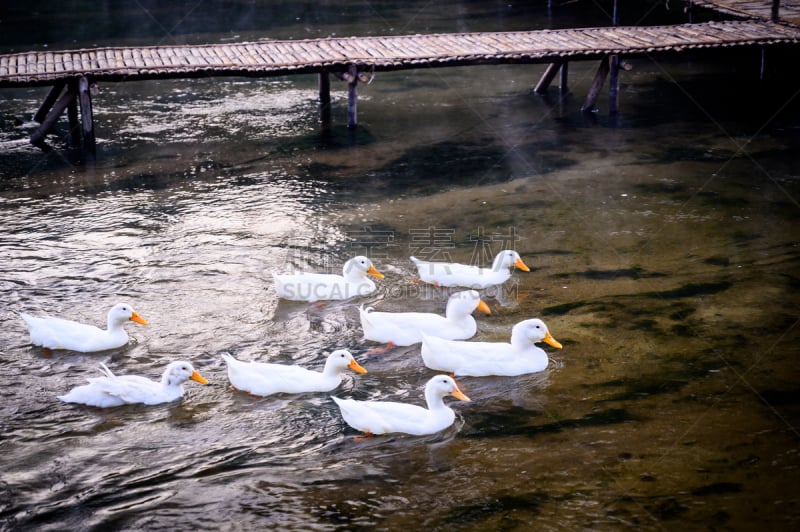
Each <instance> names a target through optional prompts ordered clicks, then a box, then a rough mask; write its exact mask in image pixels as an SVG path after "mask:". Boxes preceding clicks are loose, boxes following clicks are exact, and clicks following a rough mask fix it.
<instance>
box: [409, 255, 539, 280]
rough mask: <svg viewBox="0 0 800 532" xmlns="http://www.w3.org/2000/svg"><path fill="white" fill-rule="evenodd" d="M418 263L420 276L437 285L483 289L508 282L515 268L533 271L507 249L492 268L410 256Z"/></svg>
mask: <svg viewBox="0 0 800 532" xmlns="http://www.w3.org/2000/svg"><path fill="white" fill-rule="evenodd" d="M410 259H411V262H413V263H414V264H416V266H417V271H418V273H419V278H420V279H421V280H422V281H425V282H426V283H432V284H435V285H437V286H464V287H467V288H475V289H483V288H489V287H490V286H496V285H499V284H503V283H504V282H506V281H507V280H508V279H509V277H511V270H512V269H513V268H517V269H520V270H522V271H524V272H529V271H531V270H530V268H528V266H527V265H526V264H525V263H524V262H523V261H522V258H521V257H520V256H519V253H517V252H516V251H513V250H510V249H507V250H504V251H501V252H500V253H498V254H497V255H496V256H495V258H494V261H493V262H492V267H491V268H480V267H478V266H469V265H467V264H458V263H454V262H429V261H424V260H420V259H418V258H416V257H410Z"/></svg>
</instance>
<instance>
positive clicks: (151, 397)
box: [58, 360, 208, 408]
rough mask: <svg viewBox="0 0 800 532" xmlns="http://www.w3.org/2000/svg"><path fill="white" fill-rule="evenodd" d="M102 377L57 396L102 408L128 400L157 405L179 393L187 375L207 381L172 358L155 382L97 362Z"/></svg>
mask: <svg viewBox="0 0 800 532" xmlns="http://www.w3.org/2000/svg"><path fill="white" fill-rule="evenodd" d="M100 369H101V370H102V372H103V374H104V376H103V377H92V378H90V379H88V381H89V384H84V385H83V386H78V387H76V388H73V389H72V390H70V391H69V393H67V394H65V395H59V396H58V398H59V399H61V400H62V401H64V402H65V403H81V404H85V405H89V406H99V407H101V408H106V407H109V406H121V405H129V404H136V403H141V404H146V405H157V404H160V403H169V402H172V401H174V400H176V399H180V398H181V397H182V396H183V383H184V382H186V381H187V380H189V379H191V380H193V381H197V382H199V383H201V384H208V381H207V380H206V379H204V378H203V376H202V375H200V374H199V373H198V372H197V371H196V370H195V369H194V368H193V367H192V365H191V364H190V363H189V362H186V361H183V360H181V361H178V362H172V363H170V364H169V365H168V366H167V369H166V370H165V371H164V374H163V375H162V376H161V382H156V381H153V380H150V379H147V378H145V377H139V376H138V375H121V376H117V375H114V373H112V372H111V370H110V369H108V367H106V365H105V364H102V363H101V364H100Z"/></svg>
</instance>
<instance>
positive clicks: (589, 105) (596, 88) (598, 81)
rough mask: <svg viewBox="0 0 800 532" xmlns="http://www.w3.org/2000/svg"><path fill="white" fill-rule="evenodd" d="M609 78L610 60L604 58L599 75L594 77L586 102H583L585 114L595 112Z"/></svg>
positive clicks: (599, 68)
mask: <svg viewBox="0 0 800 532" xmlns="http://www.w3.org/2000/svg"><path fill="white" fill-rule="evenodd" d="M607 77H608V58H607V57H604V58H603V59H601V60H600V65H599V66H598V67H597V73H596V74H595V75H594V80H592V85H591V86H590V87H589V92H588V94H586V100H585V101H584V102H583V106H582V107H581V111H583V112H584V113H586V112H590V111H593V110H594V106H595V104H596V103H597V97H598V96H599V95H600V90H601V89H602V88H603V84H604V83H605V82H606V78H607Z"/></svg>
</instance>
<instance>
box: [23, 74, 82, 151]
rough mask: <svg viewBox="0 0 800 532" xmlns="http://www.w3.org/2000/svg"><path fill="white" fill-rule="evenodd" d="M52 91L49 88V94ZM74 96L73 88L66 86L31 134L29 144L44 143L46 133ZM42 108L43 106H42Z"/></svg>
mask: <svg viewBox="0 0 800 532" xmlns="http://www.w3.org/2000/svg"><path fill="white" fill-rule="evenodd" d="M53 92H54V91H52V90H51V91H50V94H53ZM49 96H50V95H48V97H49ZM75 96H76V93H75V91H74V90H73V88H72V87H71V86H67V90H66V91H65V92H64V93H63V94H62V95H61V97H60V98H59V99H58V100H57V101H56V102H55V104H53V106H52V107H51V109H50V110H49V111H48V112H47V115H46V116H45V117H44V119H43V120H42V123H41V125H40V126H39V127H38V128H37V129H36V131H34V132H33V134H32V135H31V140H30V142H31V144H33V145H34V146H42V145H43V144H44V138H45V136H47V134H48V133H49V132H50V130H51V129H52V128H53V126H54V125H55V123H56V121H57V120H58V118H59V117H60V116H61V114H62V113H63V112H64V109H66V108H67V106H68V105H69V103H70V101H72V100H74V99H75ZM42 108H44V106H42ZM40 110H41V109H40ZM37 114H38V113H37Z"/></svg>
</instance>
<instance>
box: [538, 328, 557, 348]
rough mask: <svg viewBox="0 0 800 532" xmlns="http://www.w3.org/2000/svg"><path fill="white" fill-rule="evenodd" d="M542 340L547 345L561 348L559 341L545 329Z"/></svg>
mask: <svg viewBox="0 0 800 532" xmlns="http://www.w3.org/2000/svg"><path fill="white" fill-rule="evenodd" d="M542 342H544V343H546V344H547V345H551V346H553V347H555V348H556V349H561V342H559V341H558V340H556V339H555V338H553V336H552V335H551V334H550V331H547V334H546V335H545V337H544V338H542Z"/></svg>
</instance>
